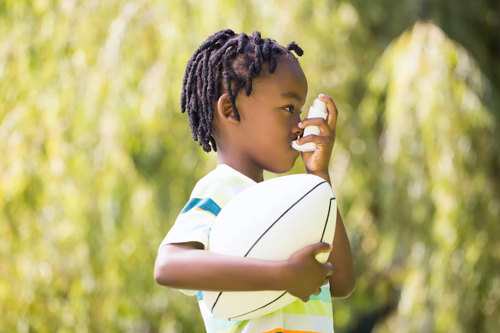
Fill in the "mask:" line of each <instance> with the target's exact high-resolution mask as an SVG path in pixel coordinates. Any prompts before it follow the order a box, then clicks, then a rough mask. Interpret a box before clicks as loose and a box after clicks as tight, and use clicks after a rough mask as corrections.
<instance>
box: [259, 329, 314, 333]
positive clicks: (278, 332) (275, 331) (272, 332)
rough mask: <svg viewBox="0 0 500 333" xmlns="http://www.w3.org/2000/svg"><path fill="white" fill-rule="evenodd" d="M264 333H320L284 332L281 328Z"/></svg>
mask: <svg viewBox="0 0 500 333" xmlns="http://www.w3.org/2000/svg"><path fill="white" fill-rule="evenodd" d="M264 333H321V332H313V331H291V330H284V329H282V328H275V329H274V330H272V331H267V332H264Z"/></svg>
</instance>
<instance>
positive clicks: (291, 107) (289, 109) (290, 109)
mask: <svg viewBox="0 0 500 333" xmlns="http://www.w3.org/2000/svg"><path fill="white" fill-rule="evenodd" d="M284 109H285V110H287V111H288V112H290V113H293V111H294V110H295V106H294V105H287V106H285V107H284Z"/></svg>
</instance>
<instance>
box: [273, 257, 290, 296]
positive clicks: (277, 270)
mask: <svg viewBox="0 0 500 333" xmlns="http://www.w3.org/2000/svg"><path fill="white" fill-rule="evenodd" d="M287 265H288V262H287V261H286V260H282V261H276V264H275V265H274V266H273V269H272V270H271V272H272V273H271V276H272V278H271V284H272V285H271V287H272V289H273V290H288V286H287V281H286V280H287V277H288V276H289V275H288V274H289V273H288V272H287V267H288V266H287Z"/></svg>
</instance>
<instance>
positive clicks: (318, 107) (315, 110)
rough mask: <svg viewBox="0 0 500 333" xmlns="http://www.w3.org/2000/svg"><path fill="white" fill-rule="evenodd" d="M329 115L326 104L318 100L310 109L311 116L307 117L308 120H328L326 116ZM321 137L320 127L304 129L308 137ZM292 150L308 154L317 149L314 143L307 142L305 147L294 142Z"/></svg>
mask: <svg viewBox="0 0 500 333" xmlns="http://www.w3.org/2000/svg"><path fill="white" fill-rule="evenodd" d="M327 115H328V112H327V111H326V103H325V102H323V101H322V100H320V99H318V98H316V99H315V100H314V103H313V105H312V106H311V107H310V108H309V114H308V115H307V118H308V119H309V118H323V119H326V116H327ZM311 134H314V135H319V134H320V131H319V127H318V126H307V127H306V128H305V129H304V135H303V137H304V136H308V135H311ZM292 148H293V149H295V150H298V151H301V152H306V151H314V150H315V149H316V144H315V143H314V142H306V143H304V144H303V145H299V144H297V140H295V141H293V142H292Z"/></svg>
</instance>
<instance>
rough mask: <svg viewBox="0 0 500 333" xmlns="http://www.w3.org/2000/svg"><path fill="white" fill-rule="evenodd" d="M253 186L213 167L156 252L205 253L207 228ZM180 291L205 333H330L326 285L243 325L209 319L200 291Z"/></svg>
mask: <svg viewBox="0 0 500 333" xmlns="http://www.w3.org/2000/svg"><path fill="white" fill-rule="evenodd" d="M255 184H256V182H255V181H253V180H252V179H250V178H248V177H247V176H245V175H243V174H242V173H240V172H238V171H236V170H234V169H233V168H231V167H230V166H228V165H226V164H221V165H219V166H217V168H216V169H214V170H213V171H211V172H210V173H208V174H207V175H206V176H205V177H203V178H202V179H200V181H199V182H198V183H197V184H196V186H195V187H194V189H193V192H192V193H191V197H190V199H189V201H188V203H187V204H186V206H185V207H184V209H183V210H182V211H181V213H180V214H179V216H178V218H177V220H176V221H175V224H174V226H173V227H172V228H171V229H170V231H169V232H168V234H167V236H166V237H165V239H164V240H163V242H162V244H161V245H160V249H161V246H163V245H165V244H172V243H184V242H199V243H201V244H203V245H204V247H205V249H206V248H207V247H208V244H209V235H210V228H211V226H212V223H213V222H214V220H215V217H216V216H217V214H219V212H220V210H221V209H222V208H223V207H224V205H226V203H228V202H229V200H231V198H233V197H234V196H235V195H236V194H238V193H239V192H241V191H243V190H245V189H246V188H248V187H250V186H252V185H255ZM181 291H182V292H184V293H185V294H188V295H193V296H194V295H197V298H198V304H199V306H200V310H201V314H202V316H203V320H204V322H205V327H206V329H207V332H208V333H236V332H237V333H255V332H259V333H260V332H266V333H278V332H282V333H286V332H289V333H291V332H303V333H304V332H321V333H330V332H333V313H332V304H331V297H330V286H329V285H328V284H326V285H324V286H322V287H321V293H320V294H319V295H312V296H311V297H310V299H309V301H308V302H302V300H300V299H297V300H295V301H294V302H292V303H290V304H289V305H287V306H285V307H283V308H282V309H281V310H278V311H276V312H273V313H270V314H267V315H265V316H262V317H257V318H253V319H250V320H243V321H228V320H225V319H222V318H218V317H215V316H214V315H212V314H211V313H210V310H209V308H208V306H207V305H206V304H205V303H204V302H203V292H202V291H192V290H181Z"/></svg>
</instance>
